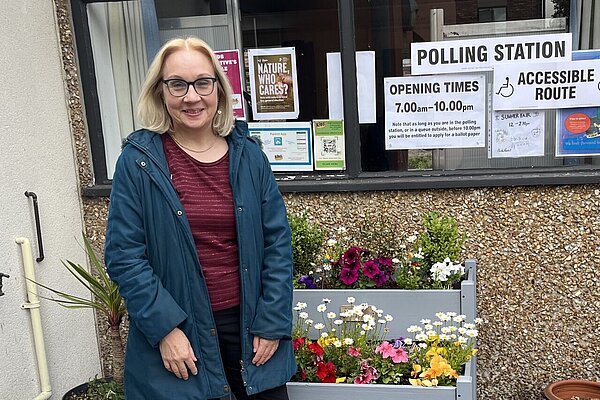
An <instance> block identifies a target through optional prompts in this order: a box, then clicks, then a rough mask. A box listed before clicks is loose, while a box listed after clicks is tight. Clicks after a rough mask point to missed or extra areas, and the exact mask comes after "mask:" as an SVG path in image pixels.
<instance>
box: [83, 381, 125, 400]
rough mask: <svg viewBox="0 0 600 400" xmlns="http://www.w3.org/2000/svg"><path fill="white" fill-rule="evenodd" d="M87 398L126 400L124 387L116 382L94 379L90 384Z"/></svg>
mask: <svg viewBox="0 0 600 400" xmlns="http://www.w3.org/2000/svg"><path fill="white" fill-rule="evenodd" d="M86 396H87V398H89V399H94V400H125V392H124V391H123V385H119V384H118V383H117V382H115V381H114V380H106V379H101V378H100V379H98V378H96V379H92V380H91V381H90V382H89V383H88V390H87V392H86Z"/></svg>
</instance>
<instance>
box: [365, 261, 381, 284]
mask: <svg viewBox="0 0 600 400" xmlns="http://www.w3.org/2000/svg"><path fill="white" fill-rule="evenodd" d="M380 273H381V271H380V270H379V267H378V266H377V262H376V261H375V260H369V261H367V262H366V263H365V266H364V268H363V274H364V275H365V276H366V277H368V278H371V279H373V278H374V277H375V276H376V275H377V274H380ZM386 280H387V279H386Z"/></svg>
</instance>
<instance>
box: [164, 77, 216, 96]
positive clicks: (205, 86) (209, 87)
mask: <svg viewBox="0 0 600 400" xmlns="http://www.w3.org/2000/svg"><path fill="white" fill-rule="evenodd" d="M216 81H217V78H212V77H205V78H198V79H196V80H195V81H193V82H188V81H185V80H183V79H163V83H164V84H165V85H167V89H169V93H171V95H172V96H175V97H183V96H185V95H186V94H187V93H188V90H189V89H190V86H193V87H194V90H195V91H196V93H198V95H199V96H210V95H211V94H212V92H213V90H215V82H216Z"/></svg>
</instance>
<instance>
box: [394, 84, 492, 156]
mask: <svg viewBox="0 0 600 400" xmlns="http://www.w3.org/2000/svg"><path fill="white" fill-rule="evenodd" d="M384 90H385V148H386V150H400V149H442V148H460V147H484V146H485V116H486V112H485V111H486V105H485V91H486V85H485V76H484V75H481V74H461V75H432V76H413V77H396V78H385V79H384Z"/></svg>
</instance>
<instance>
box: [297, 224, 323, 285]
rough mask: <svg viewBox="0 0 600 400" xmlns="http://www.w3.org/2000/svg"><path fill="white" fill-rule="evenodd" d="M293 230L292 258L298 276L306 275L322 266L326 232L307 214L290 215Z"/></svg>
mask: <svg viewBox="0 0 600 400" xmlns="http://www.w3.org/2000/svg"><path fill="white" fill-rule="evenodd" d="M288 221H289V223H290V229H291V230H292V256H293V257H294V270H295V273H296V274H300V275H304V274H308V273H309V272H310V271H312V270H314V269H315V266H317V265H320V264H321V248H322V246H323V240H324V239H325V230H324V229H323V228H322V227H321V226H320V225H319V224H317V223H315V222H312V221H311V220H310V219H309V218H308V217H307V216H306V214H300V215H299V214H288Z"/></svg>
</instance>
